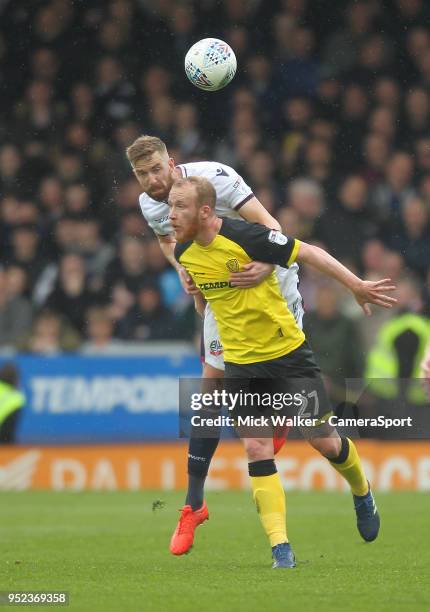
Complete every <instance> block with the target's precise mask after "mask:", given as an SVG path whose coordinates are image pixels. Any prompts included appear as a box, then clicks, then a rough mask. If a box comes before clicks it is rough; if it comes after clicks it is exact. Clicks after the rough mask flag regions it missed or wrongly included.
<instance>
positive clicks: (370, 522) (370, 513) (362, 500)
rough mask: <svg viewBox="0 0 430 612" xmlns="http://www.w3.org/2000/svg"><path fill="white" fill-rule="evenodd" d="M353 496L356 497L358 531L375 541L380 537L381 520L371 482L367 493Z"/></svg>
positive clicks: (367, 539)
mask: <svg viewBox="0 0 430 612" xmlns="http://www.w3.org/2000/svg"><path fill="white" fill-rule="evenodd" d="M352 497H353V498H354V507H355V513H356V515H357V528H358V531H359V532H360V535H361V537H362V538H363V540H366V542H373V540H376V538H377V537H378V533H379V526H380V523H381V521H380V518H379V513H378V509H377V507H376V503H375V498H374V497H373V493H372V491H371V489H370V484H369V491H368V492H367V493H366V495H353V496H352Z"/></svg>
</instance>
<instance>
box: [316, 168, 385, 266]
mask: <svg viewBox="0 0 430 612" xmlns="http://www.w3.org/2000/svg"><path fill="white" fill-rule="evenodd" d="M316 232H317V235H318V236H319V238H320V240H322V242H323V243H324V244H325V245H327V247H328V248H329V250H330V252H331V253H332V254H333V255H334V256H335V257H336V258H337V259H341V260H343V261H349V262H352V263H353V264H354V266H358V265H359V264H360V254H361V251H362V248H363V245H364V243H365V240H366V239H368V238H371V237H372V236H373V235H374V234H375V233H376V226H375V225H374V224H373V223H372V222H371V220H370V219H369V215H368V213H367V184H366V181H365V180H364V179H363V178H362V177H361V176H359V175H350V176H348V177H346V178H345V179H344V181H343V182H342V184H341V186H340V189H339V193H338V206H337V207H336V208H334V207H332V208H331V209H329V210H327V212H326V213H325V214H324V215H323V216H322V217H321V220H320V222H319V224H318V228H317V230H316Z"/></svg>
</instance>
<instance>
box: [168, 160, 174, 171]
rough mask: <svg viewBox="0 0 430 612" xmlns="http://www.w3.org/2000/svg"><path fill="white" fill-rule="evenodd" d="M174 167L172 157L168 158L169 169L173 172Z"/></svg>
mask: <svg viewBox="0 0 430 612" xmlns="http://www.w3.org/2000/svg"><path fill="white" fill-rule="evenodd" d="M174 167H175V160H174V159H173V157H169V168H170V169H171V170H173V168H174Z"/></svg>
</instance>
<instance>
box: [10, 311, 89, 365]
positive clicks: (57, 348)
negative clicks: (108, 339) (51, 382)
mask: <svg viewBox="0 0 430 612" xmlns="http://www.w3.org/2000/svg"><path fill="white" fill-rule="evenodd" d="M80 342H81V339H80V337H79V335H78V334H77V333H76V332H75V331H74V330H73V329H72V328H71V327H70V326H69V325H68V324H67V323H66V322H65V321H63V319H62V317H61V315H59V314H57V313H55V312H52V311H50V310H47V309H45V310H42V311H41V312H40V313H39V314H38V315H37V316H36V317H35V319H34V322H33V326H32V329H31V332H30V334H29V336H28V338H27V339H26V340H25V341H24V342H23V343H22V344H21V348H22V349H23V350H25V351H28V352H30V353H40V354H43V355H53V354H56V353H60V352H63V351H66V352H67V351H75V350H76V349H77V348H78V346H79V345H80Z"/></svg>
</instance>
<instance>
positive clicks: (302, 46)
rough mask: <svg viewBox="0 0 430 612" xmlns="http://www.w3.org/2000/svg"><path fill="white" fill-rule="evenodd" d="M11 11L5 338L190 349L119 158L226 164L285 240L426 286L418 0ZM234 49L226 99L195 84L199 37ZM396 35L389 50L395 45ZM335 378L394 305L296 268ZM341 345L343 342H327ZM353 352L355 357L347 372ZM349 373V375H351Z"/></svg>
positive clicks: (428, 150)
mask: <svg viewBox="0 0 430 612" xmlns="http://www.w3.org/2000/svg"><path fill="white" fill-rule="evenodd" d="M333 4H334V2H333V0H324V1H321V2H318V3H314V2H310V1H309V0H273V1H271V2H264V1H258V0H255V1H246V0H224V1H215V0H206V1H202V2H178V1H174V0H163V1H161V0H157V1H156V0H111V1H108V0H106V1H102V0H99V1H95V0H94V1H92V2H84V1H82V2H80V1H73V0H50V1H44V0H43V1H42V0H31V1H30V0H23V1H21V2H19V3H16V2H2V3H0V11H2V12H1V13H0V88H1V96H0V257H1V263H2V266H1V270H0V345H1V346H2V347H14V348H16V349H20V350H27V351H30V352H42V353H52V352H56V351H59V350H65V351H70V350H76V349H78V348H79V349H82V350H86V351H97V350H105V351H109V350H111V351H114V350H115V349H116V348H117V347H118V346H119V344H120V343H122V342H123V341H135V342H147V341H149V340H151V341H152V340H173V339H189V338H190V337H192V336H193V333H194V331H195V330H196V328H197V327H198V321H197V318H196V316H195V314H194V307H193V303H192V300H191V298H189V296H186V295H185V294H184V292H183V291H182V288H181V286H180V283H179V280H178V278H177V275H176V272H175V271H174V270H173V269H172V268H171V267H170V266H169V264H168V263H167V262H166V261H165V260H164V257H163V255H162V254H161V252H160V249H159V246H158V242H157V240H156V239H155V237H154V235H153V234H152V232H151V230H150V229H149V228H148V227H147V226H146V224H145V221H144V219H143V217H142V215H141V212H140V210H139V206H138V196H139V186H138V183H137V181H136V180H135V178H134V176H133V175H132V173H131V170H130V167H129V164H128V161H127V159H126V157H125V153H124V152H125V148H126V146H127V145H129V144H130V143H131V142H132V141H133V140H134V139H135V138H136V137H137V136H138V135H139V134H142V133H149V134H153V135H156V136H159V137H160V138H162V139H163V140H164V141H165V142H166V144H167V146H168V150H169V152H170V154H171V155H173V157H174V158H175V161H176V162H177V163H181V162H186V161H192V160H201V159H215V160H218V161H221V162H223V163H226V164H228V165H231V166H233V167H234V168H235V169H236V170H237V171H238V172H239V173H240V174H241V175H242V176H243V178H244V179H245V180H246V182H247V183H248V184H249V185H250V186H251V187H252V189H253V191H254V193H255V195H256V196H257V197H258V198H259V199H260V201H261V202H262V203H263V204H264V205H265V206H266V207H267V208H268V209H269V210H270V211H271V212H272V214H274V216H276V217H277V218H278V219H279V221H280V223H281V225H282V227H283V229H284V231H285V233H287V234H290V235H294V236H296V237H298V238H301V239H303V240H305V241H308V242H314V243H318V244H320V245H323V246H324V247H325V248H326V249H327V250H329V251H330V252H331V253H333V255H335V256H336V257H337V258H339V259H340V260H341V261H343V262H344V263H346V264H347V265H348V266H349V267H350V268H351V269H355V270H357V271H359V273H360V274H362V275H364V276H365V277H366V278H370V279H375V278H376V277H381V278H384V277H390V278H392V279H393V280H395V281H396V282H397V283H398V285H399V295H398V298H399V305H398V308H399V309H403V310H405V309H406V310H408V311H411V312H416V313H426V308H427V307H428V302H429V295H430V224H429V218H430V127H429V118H430V94H429V85H430V27H429V26H428V24H429V23H430V10H429V8H430V7H429V6H428V4H427V3H426V2H425V1H424V0H393V1H392V2H391V3H387V2H383V1H382V0H354V1H352V2H348V3H347V2H338V5H339V10H338V11H337V12H336V18H333V14H334V13H335V12H334V11H333V10H332V11H331V12H330V19H327V18H326V16H325V15H326V12H325V9H326V8H327V6H328V5H330V7H331V8H332V6H333ZM205 36H217V37H220V38H222V39H225V40H226V41H228V42H229V44H230V45H231V46H232V47H233V49H234V50H235V53H236V55H237V60H238V72H237V75H236V77H235V79H234V80H233V82H232V83H231V84H230V85H229V86H228V87H227V88H226V89H225V90H223V91H222V92H218V93H215V94H210V93H203V92H201V91H199V90H197V89H195V88H194V87H193V86H192V85H191V84H190V83H189V82H188V81H187V80H186V77H185V74H184V70H183V58H184V55H185V53H186V51H187V50H188V48H189V47H190V46H191V44H193V43H194V42H195V41H196V40H198V39H199V38H203V37H205ZM394 43H395V44H394ZM301 279H302V280H301V285H300V288H301V292H302V295H303V297H304V300H305V304H306V308H307V311H308V314H307V317H306V322H305V325H306V328H307V333H308V336H309V338H310V341H311V343H312V344H314V346H315V349H316V351H317V354H318V357H319V359H320V361H321V365H322V367H323V369H327V370H328V371H330V370H331V369H333V371H337V372H339V369H340V371H348V372H349V373H350V375H354V374H356V375H357V376H358V375H359V374H360V372H361V370H362V353H361V351H359V350H358V351H356V355H355V356H352V355H350V353H349V351H348V350H346V349H345V354H342V349H341V348H339V347H343V346H346V347H348V346H350V343H351V342H355V343H356V344H355V346H359V343H360V342H361V343H362V345H363V350H365V349H368V348H369V347H370V346H371V344H372V340H373V338H374V333H375V329H376V328H377V327H378V325H380V324H381V322H382V321H383V320H384V319H385V318H387V317H390V316H392V313H388V314H387V313H386V312H379V313H377V314H376V316H375V317H374V318H373V319H372V320H367V319H366V320H365V321H364V320H363V319H362V318H361V317H360V313H359V312H358V310H356V309H355V308H354V307H353V305H352V300H350V299H348V296H346V295H344V294H343V293H339V292H338V291H337V290H336V289H335V288H334V287H333V285H331V284H328V283H327V281H324V282H323V281H322V279H321V278H320V277H318V276H316V275H315V273H312V272H311V271H310V270H306V269H304V270H302V271H301ZM331 347H336V350H331ZM351 360H352V361H351ZM351 373H354V374H351Z"/></svg>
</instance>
